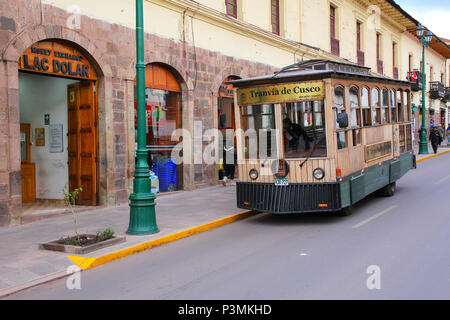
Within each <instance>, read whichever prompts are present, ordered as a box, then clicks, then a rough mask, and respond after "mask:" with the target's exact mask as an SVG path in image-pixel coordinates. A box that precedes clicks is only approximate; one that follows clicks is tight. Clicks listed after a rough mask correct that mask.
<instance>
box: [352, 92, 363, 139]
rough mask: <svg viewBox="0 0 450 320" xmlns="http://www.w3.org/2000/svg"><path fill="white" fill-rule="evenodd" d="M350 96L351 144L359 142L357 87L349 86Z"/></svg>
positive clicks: (359, 112) (359, 113)
mask: <svg viewBox="0 0 450 320" xmlns="http://www.w3.org/2000/svg"><path fill="white" fill-rule="evenodd" d="M349 98H350V126H351V127H352V135H353V146H354V147H355V146H357V145H360V144H361V129H359V128H360V127H361V107H360V103H359V90H358V88H357V87H351V88H350V91H349Z"/></svg>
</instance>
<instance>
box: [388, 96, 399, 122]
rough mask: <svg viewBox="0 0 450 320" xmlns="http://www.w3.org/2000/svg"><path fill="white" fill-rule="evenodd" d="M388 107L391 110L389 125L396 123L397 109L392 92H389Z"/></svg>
mask: <svg viewBox="0 0 450 320" xmlns="http://www.w3.org/2000/svg"><path fill="white" fill-rule="evenodd" d="M389 107H390V108H391V118H390V120H391V123H394V122H397V108H396V102H395V92H394V90H389Z"/></svg>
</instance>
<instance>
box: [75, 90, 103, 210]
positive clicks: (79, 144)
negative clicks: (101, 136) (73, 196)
mask: <svg viewBox="0 0 450 320" xmlns="http://www.w3.org/2000/svg"><path fill="white" fill-rule="evenodd" d="M95 95H96V93H95V81H82V82H79V83H75V84H71V85H69V86H68V138H69V146H68V148H69V150H68V151H69V152H68V158H69V161H68V162H69V163H68V164H69V190H70V191H73V190H75V189H78V188H82V189H83V191H82V192H81V193H80V194H79V198H78V202H77V204H79V205H90V206H95V205H97V202H98V185H97V181H98V179H97V175H98V167H97V158H98V146H97V110H96V109H97V106H96V103H95V101H96V97H95Z"/></svg>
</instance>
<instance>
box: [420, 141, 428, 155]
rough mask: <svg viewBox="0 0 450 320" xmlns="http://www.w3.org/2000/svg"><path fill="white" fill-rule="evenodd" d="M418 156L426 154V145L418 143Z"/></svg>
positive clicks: (421, 142)
mask: <svg viewBox="0 0 450 320" xmlns="http://www.w3.org/2000/svg"><path fill="white" fill-rule="evenodd" d="M419 154H428V143H427V142H423V141H420V142H419Z"/></svg>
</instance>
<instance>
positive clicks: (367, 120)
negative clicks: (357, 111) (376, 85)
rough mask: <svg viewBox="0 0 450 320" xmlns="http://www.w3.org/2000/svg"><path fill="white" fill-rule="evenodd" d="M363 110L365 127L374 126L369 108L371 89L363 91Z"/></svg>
mask: <svg viewBox="0 0 450 320" xmlns="http://www.w3.org/2000/svg"><path fill="white" fill-rule="evenodd" d="M361 108H362V120H363V126H370V125H372V121H371V115H370V106H369V89H367V88H365V87H364V88H362V89H361Z"/></svg>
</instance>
